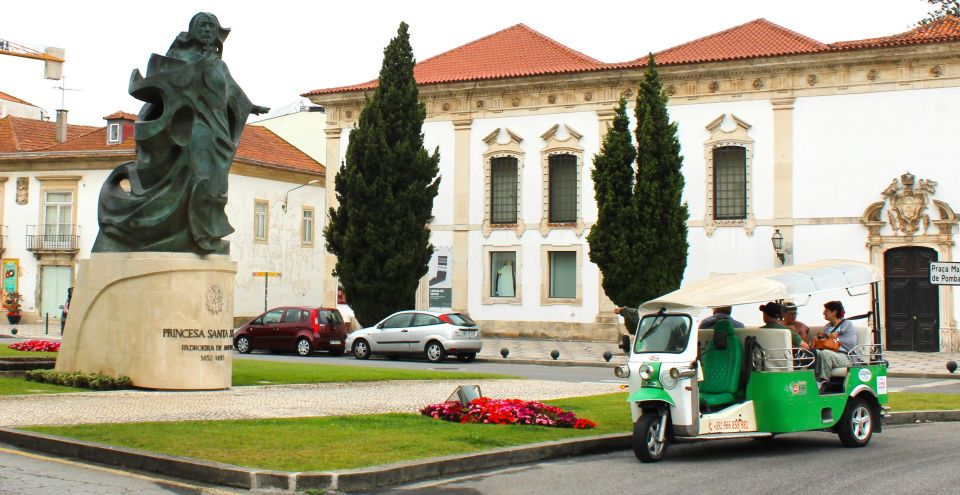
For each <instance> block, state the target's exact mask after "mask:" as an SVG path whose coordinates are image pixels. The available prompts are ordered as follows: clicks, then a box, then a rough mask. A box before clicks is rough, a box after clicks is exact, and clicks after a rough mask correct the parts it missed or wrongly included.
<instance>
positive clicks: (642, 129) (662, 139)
mask: <svg viewBox="0 0 960 495" xmlns="http://www.w3.org/2000/svg"><path fill="white" fill-rule="evenodd" d="M649 60H650V61H649V63H648V64H647V69H646V71H645V72H644V74H643V80H642V81H641V82H640V90H639V91H638V93H637V104H636V109H635V113H636V122H637V130H636V137H637V150H638V154H637V180H636V183H635V184H634V197H635V204H636V208H637V224H636V226H635V228H636V233H637V240H636V243H637V252H638V253H637V257H636V258H635V260H634V261H633V263H632V264H633V265H634V267H635V268H634V271H635V277H636V279H637V280H636V284H637V286H638V289H639V290H638V295H637V300H638V301H640V302H643V301H648V300H650V299H653V298H655V297H657V296H660V295H662V294H665V293H667V292H670V291H673V290H676V289H677V288H678V287H680V281H681V280H682V279H683V271H684V270H685V269H686V267H687V248H688V247H689V245H688V243H687V218H688V217H689V216H690V214H689V212H688V211H687V204H686V203H684V202H683V201H682V193H683V183H684V180H683V174H682V173H681V171H680V168H681V167H682V166H683V157H682V156H680V141H679V140H678V139H677V124H676V123H675V122H670V116H669V115H668V114H667V95H666V94H665V93H664V92H663V87H662V85H661V83H660V75H659V74H658V73H657V67H656V63H655V61H654V58H653V54H650V59H649Z"/></svg>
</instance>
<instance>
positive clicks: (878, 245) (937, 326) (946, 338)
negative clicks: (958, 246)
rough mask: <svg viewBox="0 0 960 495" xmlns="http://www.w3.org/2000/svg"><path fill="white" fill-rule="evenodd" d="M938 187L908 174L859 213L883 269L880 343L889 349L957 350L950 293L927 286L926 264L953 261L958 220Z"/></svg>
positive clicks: (872, 251)
mask: <svg viewBox="0 0 960 495" xmlns="http://www.w3.org/2000/svg"><path fill="white" fill-rule="evenodd" d="M936 187H937V183H936V182H935V181H932V180H923V179H920V180H919V181H918V180H916V177H915V176H914V175H913V174H911V173H910V172H907V173H905V174H903V175H902V176H900V177H899V179H893V182H891V183H890V185H889V186H888V187H887V188H886V190H884V191H883V192H882V193H881V195H882V196H883V197H884V199H883V200H882V201H877V202H876V203H873V204H871V205H870V206H868V207H867V208H866V210H865V211H864V212H863V217H862V218H861V222H862V223H863V224H864V225H865V226H866V227H867V230H868V235H867V248H868V249H869V250H870V262H871V263H873V264H875V265H877V266H879V267H882V269H883V272H884V275H885V280H884V288H883V293H884V297H882V298H881V302H880V304H881V314H882V319H881V321H883V322H885V324H886V325H885V328H884V329H883V330H884V337H883V342H884V343H885V345H886V348H887V349H889V350H898V351H899V350H915V351H932V352H936V351H943V352H958V351H960V331H958V329H957V320H956V316H955V314H954V313H955V310H954V303H953V288H952V287H948V286H944V287H938V286H931V285H930V282H929V280H930V262H931V261H953V255H952V254H953V246H954V240H953V234H954V230H955V226H956V225H957V223H958V222H957V216H956V214H955V213H954V211H953V209H952V208H951V207H950V205H949V204H947V203H946V202H944V201H940V200H937V199H934V195H935V192H936Z"/></svg>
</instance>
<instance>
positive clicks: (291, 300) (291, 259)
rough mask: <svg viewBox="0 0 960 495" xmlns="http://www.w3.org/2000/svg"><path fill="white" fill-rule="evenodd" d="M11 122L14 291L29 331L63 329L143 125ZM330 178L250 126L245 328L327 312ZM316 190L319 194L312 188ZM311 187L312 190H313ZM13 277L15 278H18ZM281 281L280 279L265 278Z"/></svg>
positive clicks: (0, 151)
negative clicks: (39, 324) (114, 174)
mask: <svg viewBox="0 0 960 495" xmlns="http://www.w3.org/2000/svg"><path fill="white" fill-rule="evenodd" d="M58 117H60V118H59V119H58V122H46V121H39V120H33V119H26V118H18V117H12V116H8V117H6V118H3V119H0V186H2V187H0V219H2V225H3V234H4V237H3V238H2V239H3V244H2V247H0V250H2V256H3V259H2V263H3V267H4V278H3V284H4V285H3V287H4V290H6V291H9V290H11V289H15V290H18V291H19V292H20V293H21V294H22V295H23V297H24V301H23V308H24V311H25V314H24V321H36V320H41V321H42V320H43V319H44V318H45V317H46V316H47V315H49V316H50V318H52V319H53V318H56V319H59V317H60V309H59V306H60V305H62V304H63V303H64V301H65V299H66V291H67V288H68V287H70V286H71V285H73V281H74V280H76V267H77V264H78V263H77V262H78V260H79V259H82V258H86V257H89V255H90V250H91V247H92V246H93V242H94V240H95V239H96V236H97V232H98V224H97V205H98V198H99V194H100V188H101V186H102V184H103V181H104V180H105V179H106V178H107V176H108V174H109V173H110V172H111V171H112V170H113V169H114V167H116V166H117V165H119V164H120V163H123V162H126V161H129V160H134V159H135V158H136V157H135V152H134V147H135V142H134V140H133V122H134V121H135V120H136V116H135V115H132V114H128V113H123V112H117V113H114V114H112V115H109V116H107V117H105V120H106V125H105V126H103V127H88V126H72V125H70V126H68V125H66V118H65V113H64V114H62V115H59V116H58ZM324 181H325V170H324V167H323V165H321V164H320V163H319V162H318V161H316V160H314V159H312V158H310V157H309V156H307V155H306V154H304V153H303V152H301V151H300V150H298V149H297V148H295V147H294V146H292V145H290V144H289V143H287V142H286V141H284V140H283V139H281V138H280V137H279V136H277V135H276V134H274V133H273V132H272V131H270V130H269V129H266V128H264V127H254V126H247V128H246V129H245V131H244V134H243V137H242V139H241V141H240V146H239V147H238V149H237V153H236V157H235V159H234V163H233V166H232V167H231V169H230V183H229V188H230V199H229V203H228V204H227V215H228V216H229V219H230V223H231V224H232V225H233V227H234V229H236V231H235V232H234V233H233V234H231V235H230V236H228V237H227V238H226V239H227V240H228V241H230V255H231V258H232V259H233V260H235V261H237V263H238V273H237V279H236V293H235V301H234V307H235V315H234V316H235V318H236V319H240V318H243V317H251V316H255V315H257V314H259V313H260V312H262V311H263V310H264V306H265V305H269V306H279V305H283V304H319V302H320V299H321V297H322V284H323V280H322V278H321V277H318V276H317V275H316V274H319V273H322V272H323V269H324V265H323V263H324V256H323V242H322V240H321V239H320V237H319V236H320V232H321V229H322V218H323V216H322V212H323V208H324V206H325V204H326V197H325V182H324ZM306 184H309V185H306ZM305 185H306V186H305ZM11 270H12V271H11ZM254 272H276V273H279V274H281V276H279V277H275V278H269V280H268V283H269V285H268V286H267V287H266V289H267V291H268V298H267V301H266V302H265V281H266V280H265V278H264V277H255V276H254Z"/></svg>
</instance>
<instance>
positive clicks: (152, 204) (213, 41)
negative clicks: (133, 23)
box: [93, 12, 269, 254]
mask: <svg viewBox="0 0 960 495" xmlns="http://www.w3.org/2000/svg"><path fill="white" fill-rule="evenodd" d="M229 33H230V30H229V29H227V28H222V27H220V22H219V21H218V20H217V17H216V16H214V15H213V14H210V13H206V12H201V13H198V14H196V15H195V16H193V19H191V20H190V28H189V31H187V32H183V33H180V35H179V36H177V37H176V39H174V41H173V44H172V45H170V49H169V50H167V54H166V56H161V55H157V54H155V53H154V54H152V55H151V56H150V60H149V62H148V63H147V75H146V77H143V76H142V75H141V74H140V71H139V70H138V69H134V71H133V74H132V75H131V77H130V86H129V92H130V94H131V95H132V96H133V97H134V98H137V99H138V100H141V101H143V102H145V103H144V105H143V108H142V109H141V110H140V114H139V115H138V116H137V122H136V125H135V133H134V137H135V139H136V141H137V160H136V161H135V162H126V163H123V164H121V165H119V166H118V167H117V168H115V169H114V170H113V172H112V173H111V174H110V176H109V177H108V178H107V180H106V182H105V183H104V184H103V188H102V189H101V190H100V205H99V210H98V214H99V223H100V233H99V235H97V240H96V242H95V243H94V245H93V251H94V252H130V251H174V252H195V253H200V254H211V253H212V254H229V253H230V246H229V243H228V242H227V241H224V240H223V237H224V236H227V235H229V234H230V233H231V232H233V230H234V229H233V227H231V226H230V222H229V221H228V220H227V215H226V212H225V211H224V207H225V206H226V204H227V179H228V174H229V171H230V165H231V164H232V162H233V156H234V154H235V153H236V150H237V145H238V144H239V143H240V134H241V133H242V132H243V126H244V124H246V121H247V117H248V116H249V115H250V114H251V113H253V114H261V113H265V112H267V111H269V109H268V108H264V107H261V106H257V105H254V104H253V103H251V102H250V100H249V99H248V98H247V95H245V94H244V93H243V90H242V89H240V86H238V85H237V83H236V81H234V80H233V78H232V77H231V76H230V71H229V70H227V65H226V64H225V63H223V60H222V59H221V57H222V55H223V41H224V39H226V37H227V35H228V34H229Z"/></svg>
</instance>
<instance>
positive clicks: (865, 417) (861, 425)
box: [837, 397, 877, 447]
mask: <svg viewBox="0 0 960 495" xmlns="http://www.w3.org/2000/svg"><path fill="white" fill-rule="evenodd" d="M876 421H877V418H876V417H875V415H874V413H873V408H872V407H870V404H869V403H867V401H865V400H863V399H861V398H860V397H853V398H851V399H850V401H849V402H847V407H846V409H844V411H843V416H842V417H841V418H840V424H838V425H837V434H838V435H839V436H840V442H841V443H843V445H845V446H847V447H863V446H865V445H867V444H868V443H870V438H871V437H872V436H873V426H874V425H875V424H876Z"/></svg>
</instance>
